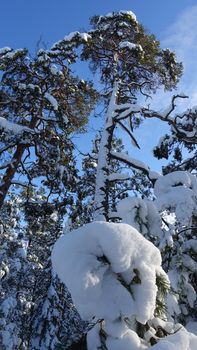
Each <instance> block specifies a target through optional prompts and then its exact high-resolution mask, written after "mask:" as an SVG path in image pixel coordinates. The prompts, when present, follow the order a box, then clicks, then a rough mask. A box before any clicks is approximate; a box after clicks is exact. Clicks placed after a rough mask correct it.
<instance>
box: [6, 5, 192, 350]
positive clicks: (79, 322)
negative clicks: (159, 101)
mask: <svg viewBox="0 0 197 350" xmlns="http://www.w3.org/2000/svg"><path fill="white" fill-rule="evenodd" d="M79 65H81V67H84V72H85V73H86V72H87V79H84V78H82V77H80V69H79V72H78V73H75V72H76V70H77V69H76V67H78V66H79ZM183 67H184V62H183V63H182V62H178V61H177V59H176V54H175V53H174V52H172V51H171V50H169V49H168V48H166V49H165V48H162V47H161V45H160V42H159V41H158V40H157V38H156V37H155V35H153V34H150V33H148V32H147V31H146V30H145V29H144V27H143V25H141V24H140V23H139V22H138V20H137V18H136V16H135V14H134V13H133V12H131V11H119V12H112V13H108V14H107V15H104V16H101V15H100V16H93V17H92V18H91V19H90V29H89V30H87V32H79V31H76V32H71V33H70V34H68V35H66V36H65V37H64V38H63V39H61V40H59V41H58V42H56V43H54V44H53V46H52V47H50V48H41V49H38V50H37V52H36V54H35V55H34V56H32V55H31V54H30V53H29V52H28V50H27V49H25V48H24V49H16V50H15V49H12V48H10V47H3V48H1V49H0V70H1V74H0V79H1V81H0V244H1V250H0V279H1V284H0V348H1V349H2V350H26V349H27V350H40V349H41V350H54V349H57V350H64V349H65V350H66V349H69V350H74V349H75V350H86V349H87V350H142V349H152V348H153V350H154V349H155V350H173V349H175V350H176V349H177V350H195V349H196V348H197V335H195V334H194V333H196V329H197V299H196V295H197V241H196V232H197V178H196V175H197V172H196V169H197V148H196V144H197V107H196V106H191V108H189V109H187V110H182V111H181V112H180V109H178V110H177V106H178V105H179V102H180V101H182V100H183V99H187V97H188V96H187V95H185V94H183V93H180V92H179V91H178V90H177V88H176V87H177V84H178V82H179V80H180V78H181V75H182V72H183ZM161 88H162V89H163V90H164V91H166V92H167V91H170V92H172V94H173V95H172V98H171V99H170V100H169V103H168V105H167V106H166V105H164V106H161V107H163V109H162V112H161V110H156V109H153V108H152V107H151V105H150V101H154V99H155V98H156V92H157V91H158V90H159V89H161ZM185 93H187V91H186V92H185ZM90 120H91V121H92V123H95V125H98V124H99V127H98V130H97V131H96V133H95V135H94V138H93V140H92V146H91V148H90V149H89V150H88V151H87V152H86V153H84V151H83V149H82V145H81V144H80V142H78V143H77V142H76V140H77V139H80V138H81V137H82V136H83V140H84V136H85V137H89V135H88V127H87V126H88V123H89V121H90ZM156 121H157V122H159V123H160V124H161V132H162V130H163V128H164V130H167V133H164V134H163V135H162V137H161V138H160V140H159V142H158V143H157V144H155V146H154V149H153V150H150V152H153V154H154V157H155V159H158V160H163V161H165V162H164V165H163V166H162V169H161V171H160V172H158V171H154V169H151V165H150V164H146V163H145V162H144V161H142V160H141V159H137V158H136V157H135V150H139V149H141V141H142V140H140V139H138V137H137V136H136V134H137V131H138V130H139V129H140V128H142V127H143V125H144V123H146V125H147V127H148V128H149V127H150V128H153V133H154V123H155V122H156ZM149 125H150V126H149ZM164 126H165V127H164ZM76 135H77V137H76ZM145 137H146V135H144V138H145ZM80 147H81V149H80ZM142 151H143V150H142ZM133 155H134V156H133Z"/></svg>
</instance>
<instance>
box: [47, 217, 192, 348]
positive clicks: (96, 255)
mask: <svg viewBox="0 0 197 350" xmlns="http://www.w3.org/2000/svg"><path fill="white" fill-rule="evenodd" d="M52 262H53V267H54V270H55V272H57V274H58V275H59V277H60V278H61V280H62V281H63V282H64V283H65V284H66V285H67V287H68V288H69V290H70V292H71V294H72V298H73V301H74V303H75V305H76V307H77V309H78V311H79V313H80V314H81V316H82V318H83V319H84V320H88V321H92V322H97V321H98V320H104V321H103V322H102V323H100V324H99V323H97V324H96V326H95V327H94V328H93V329H92V330H91V331H90V333H89V334H88V336H87V342H88V349H90V350H94V349H95V350H96V349H97V347H98V346H100V342H101V339H100V331H101V328H100V327H102V330H103V332H104V333H105V336H107V339H106V346H107V349H111V350H112V349H113V350H115V349H118V350H121V349H124V350H127V349H128V350H130V349H132V350H134V349H147V348H148V347H149V345H150V342H149V341H150V338H151V337H152V336H153V333H152V331H150V332H149V333H151V336H149V335H148V334H147V335H145V339H147V340H142V339H141V338H140V337H139V336H138V335H137V333H136V324H137V322H139V323H140V324H143V325H144V324H148V322H150V324H151V322H153V320H154V311H155V308H156V296H157V286H156V276H157V275H160V276H162V277H163V278H164V279H166V283H168V280H167V277H166V275H165V273H164V271H163V270H162V268H161V257H160V252H159V250H158V249H157V248H156V247H155V246H154V245H153V244H152V243H150V242H149V241H147V240H146V239H145V238H144V237H143V236H142V235H141V234H140V233H139V232H138V231H137V230H136V229H134V228H133V227H132V226H130V225H127V224H118V223H106V222H101V221H100V222H94V223H91V224H88V225H86V226H83V227H81V228H80V229H77V230H74V231H72V232H71V233H69V234H66V235H64V236H62V237H60V238H59V239H58V241H57V242H56V244H55V246H54V249H53V252H52ZM150 329H151V328H150ZM171 331H172V332H173V326H171ZM157 349H160V347H157ZM161 349H165V346H164V347H163V348H162V347H161ZM166 349H168V348H166ZM191 349H192V348H191Z"/></svg>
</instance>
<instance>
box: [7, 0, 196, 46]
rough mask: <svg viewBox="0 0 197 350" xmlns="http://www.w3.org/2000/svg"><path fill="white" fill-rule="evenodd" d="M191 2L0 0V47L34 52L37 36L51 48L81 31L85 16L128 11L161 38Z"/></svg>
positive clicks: (180, 0)
mask: <svg viewBox="0 0 197 350" xmlns="http://www.w3.org/2000/svg"><path fill="white" fill-rule="evenodd" d="M195 4H196V1H195V0H187V1H185V0H173V1H172V0H165V1H159V0H100V1H99V0H81V1H80V0H78V1H77V0H68V1H67V0H1V21H0V46H5V45H8V46H13V47H15V48H16V47H27V48H30V49H32V50H33V49H34V47H35V45H36V42H37V41H38V39H39V37H40V36H42V38H43V40H44V41H45V42H46V43H47V44H49V45H51V44H52V43H53V42H54V41H57V40H59V39H60V38H61V37H63V36H64V35H65V34H66V33H68V32H70V31H75V30H84V29H86V28H87V27H88V22H89V17H91V16H92V15H94V14H105V13H107V12H109V11H116V10H122V9H124V10H132V11H133V12H135V13H136V15H137V17H138V20H139V21H140V22H141V23H143V24H144V25H145V27H147V28H148V29H150V31H151V32H153V33H156V34H157V35H159V36H161V35H162V32H164V31H165V30H166V29H167V28H168V27H169V26H170V25H172V24H173V23H174V22H175V21H176V18H177V17H178V16H179V15H180V14H181V12H183V11H185V10H186V9H187V8H189V7H191V6H194V5H195Z"/></svg>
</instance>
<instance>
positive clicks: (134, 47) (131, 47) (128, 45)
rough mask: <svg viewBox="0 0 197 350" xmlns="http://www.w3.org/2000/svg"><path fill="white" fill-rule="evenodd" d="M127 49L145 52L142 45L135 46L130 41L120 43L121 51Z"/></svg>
mask: <svg viewBox="0 0 197 350" xmlns="http://www.w3.org/2000/svg"><path fill="white" fill-rule="evenodd" d="M125 47H127V48H128V49H129V50H133V49H139V50H140V51H143V50H142V47H141V45H139V44H134V43H131V42H129V41H122V42H121V43H120V45H119V48H120V49H123V48H125Z"/></svg>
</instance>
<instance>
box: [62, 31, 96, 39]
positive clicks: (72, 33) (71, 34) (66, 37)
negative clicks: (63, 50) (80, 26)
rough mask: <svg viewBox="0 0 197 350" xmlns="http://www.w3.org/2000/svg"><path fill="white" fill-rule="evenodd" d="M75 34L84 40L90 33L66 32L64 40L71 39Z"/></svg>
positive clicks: (89, 36) (88, 37)
mask: <svg viewBox="0 0 197 350" xmlns="http://www.w3.org/2000/svg"><path fill="white" fill-rule="evenodd" d="M77 36H78V37H80V38H81V39H83V40H85V41H87V40H88V39H90V38H91V35H89V34H87V33H80V32H71V33H70V34H68V35H66V36H65V37H64V40H65V41H71V40H72V39H73V38H74V37H77Z"/></svg>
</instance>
